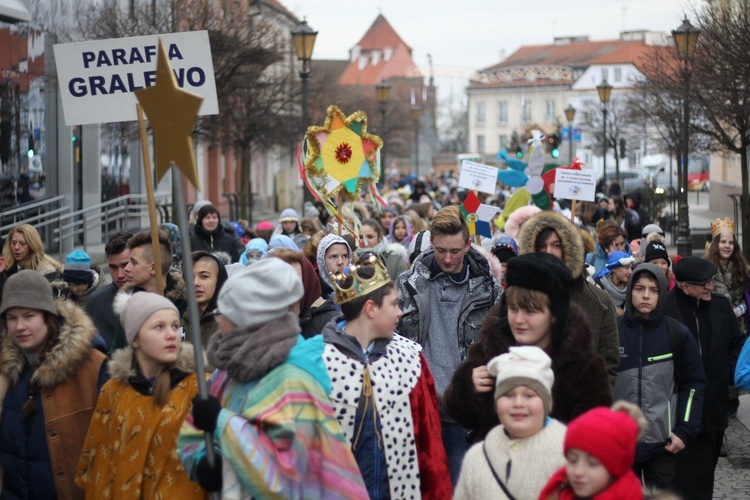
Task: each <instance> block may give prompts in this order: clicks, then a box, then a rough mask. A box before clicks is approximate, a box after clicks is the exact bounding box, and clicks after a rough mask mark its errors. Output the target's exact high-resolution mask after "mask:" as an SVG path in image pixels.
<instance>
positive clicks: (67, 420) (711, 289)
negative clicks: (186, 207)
mask: <svg viewBox="0 0 750 500" xmlns="http://www.w3.org/2000/svg"><path fill="white" fill-rule="evenodd" d="M465 195H466V193H465V192H464V191H463V190H461V189H457V188H456V187H455V186H454V185H452V184H451V183H450V182H443V183H441V184H438V185H435V184H433V182H431V181H430V180H426V181H425V180H416V179H415V180H414V182H413V183H412V184H411V185H409V186H402V187H401V188H400V189H399V190H395V189H394V190H391V191H389V192H387V193H386V194H385V196H384V198H385V200H386V201H387V206H385V207H375V206H374V205H372V204H368V203H366V202H365V201H364V200H363V201H359V202H355V203H346V204H345V206H343V207H340V213H341V214H342V215H343V217H344V222H345V223H344V224H341V223H340V222H339V221H336V220H333V219H331V218H329V217H328V214H327V213H326V212H325V210H324V208H323V207H322V205H320V204H318V205H317V206H316V205H315V204H312V203H307V204H305V206H304V209H303V212H302V217H300V215H299V212H297V210H295V209H293V208H287V209H285V210H283V211H282V212H281V214H280V216H279V218H278V220H277V221H263V222H260V223H258V224H257V225H255V226H251V225H249V224H248V223H247V222H245V221H234V222H228V221H225V220H223V218H222V216H221V213H220V210H219V208H217V207H216V206H214V205H212V204H211V203H210V202H208V201H202V202H199V203H197V204H196V205H195V206H193V207H192V213H193V215H194V217H193V220H192V227H191V234H190V243H191V247H192V250H193V253H192V255H190V259H185V256H184V255H183V254H182V248H183V247H182V241H181V237H180V232H179V230H178V229H177V228H176V227H175V226H174V225H172V224H165V225H163V226H162V227H161V228H159V231H158V243H157V242H156V241H155V240H152V236H151V233H150V231H140V232H136V233H134V234H130V233H127V232H121V233H117V234H114V235H112V236H111V237H110V238H109V240H108V242H107V244H106V246H105V258H106V265H107V266H108V269H109V279H107V276H105V273H104V272H103V271H102V269H101V268H100V267H98V266H97V265H96V263H95V262H92V259H91V257H90V256H89V254H87V253H86V252H85V251H83V250H81V249H77V250H74V251H73V252H70V253H69V254H68V255H66V256H65V258H64V259H63V260H64V262H58V261H57V260H55V259H54V258H52V257H51V256H49V255H46V254H45V252H44V244H43V242H42V239H41V237H40V235H39V233H38V232H37V230H36V229H35V228H34V227H33V226H31V225H28V224H21V225H19V226H17V227H14V228H13V229H12V230H11V231H10V232H9V233H8V234H7V235H6V236H5V240H4V243H3V252H2V257H0V287H1V288H0V290H2V294H1V295H0V328H2V330H4V332H3V333H4V335H3V337H2V341H1V342H0V400H1V401H2V413H0V455H1V456H2V475H1V476H0V477H1V478H2V479H1V481H2V483H1V488H2V497H3V498H131V497H132V498H164V497H167V496H168V495H172V496H174V497H175V498H206V496H207V495H208V494H209V493H213V492H219V493H221V495H222V497H224V498H277V497H278V498H300V499H302V498H305V499H307V498H354V499H361V498H393V499H397V498H399V499H400V498H433V499H442V498H457V499H484V498H508V499H537V498H538V499H544V500H546V499H569V498H570V499H573V498H597V499H608V498H612V499H621V498H649V497H652V498H656V497H657V496H658V497H660V498H669V496H668V495H672V498H685V499H709V498H712V494H713V488H714V471H715V468H716V465H717V461H718V458H719V455H720V454H721V453H722V445H723V441H724V432H725V430H726V429H727V426H728V419H729V418H731V417H732V416H733V415H734V414H735V413H736V411H737V406H738V405H739V399H738V396H739V394H740V391H741V390H743V389H750V347H749V348H746V349H744V350H743V346H744V345H745V337H746V333H747V331H748V326H749V325H748V322H750V312H749V311H748V301H750V275H749V274H748V273H749V272H750V267H748V264H747V262H746V261H745V259H744V257H743V254H742V252H741V250H740V248H739V245H738V242H737V235H736V231H735V225H734V222H733V221H731V220H730V219H729V218H725V219H717V220H716V221H715V222H714V223H713V224H712V238H713V239H712V242H711V244H710V246H708V247H707V249H706V252H705V256H704V257H695V256H682V257H681V256H679V255H674V254H670V253H669V251H668V249H667V245H666V242H665V239H664V233H663V231H662V230H661V228H659V227H658V226H657V225H656V224H645V222H648V221H646V220H642V219H639V220H640V222H641V224H640V225H639V226H638V227H637V228H636V226H635V225H634V224H635V223H634V220H635V218H636V217H639V216H638V215H633V214H632V213H631V212H632V209H630V208H627V207H626V205H625V204H624V203H623V201H622V200H623V199H622V198H619V197H612V199H611V200H607V201H608V203H607V206H606V207H605V206H604V205H602V206H599V207H597V208H596V215H595V216H596V217H598V219H592V218H590V217H587V218H588V219H589V220H588V221H587V222H589V223H590V224H585V223H581V220H582V219H581V218H579V217H576V215H577V214H570V213H569V211H568V212H566V213H565V215H563V213H562V210H561V209H560V207H559V206H558V205H557V204H555V207H554V209H553V210H545V211H542V210H539V209H537V208H536V207H531V206H529V207H521V208H519V209H517V210H516V212H514V213H510V214H509V213H504V214H502V215H501V216H500V217H499V218H498V220H497V221H495V222H493V224H492V230H493V236H492V237H491V238H481V239H480V238H475V237H473V236H472V235H471V234H470V232H469V225H468V224H467V221H466V219H465V215H464V212H462V211H461V210H460V204H461V202H462V199H463V197H464V196H465ZM482 198H483V201H484V202H487V203H495V204H499V205H502V203H503V201H504V200H503V198H502V196H501V195H499V196H496V197H489V198H487V197H485V196H484V195H482ZM629 210H630V211H629ZM578 215H580V214H578ZM157 257H158V259H157ZM157 260H159V261H160V262H161V264H160V268H159V269H157V264H156V262H157ZM185 265H191V266H192V270H193V276H194V290H195V296H194V297H189V296H188V292H187V290H188V287H186V284H185V280H184V277H183V276H184V275H183V268H184V266H185ZM190 301H195V304H196V305H197V308H198V311H199V324H197V325H196V324H191V321H190V315H189V314H188V313H187V309H188V303H189V302H190ZM191 334H192V335H191ZM192 338H196V339H200V344H201V345H200V346H193V345H191V339H192ZM196 342H197V340H196ZM198 351H200V352H203V353H205V365H206V368H207V371H208V373H207V374H205V375H206V376H207V377H209V378H208V379H207V384H208V388H209V395H208V397H207V398H205V397H200V396H199V391H198V386H199V377H202V376H204V374H202V373H197V371H196V361H195V352H198ZM205 433H209V434H210V435H211V436H212V437H213V443H214V445H213V448H212V449H207V448H206V447H207V441H206V439H205V438H204V435H205Z"/></svg>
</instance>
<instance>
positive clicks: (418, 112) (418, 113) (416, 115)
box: [411, 104, 422, 177]
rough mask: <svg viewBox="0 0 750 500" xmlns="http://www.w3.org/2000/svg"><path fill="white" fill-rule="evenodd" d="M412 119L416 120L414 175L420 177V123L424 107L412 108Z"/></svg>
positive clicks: (417, 105) (416, 105)
mask: <svg viewBox="0 0 750 500" xmlns="http://www.w3.org/2000/svg"><path fill="white" fill-rule="evenodd" d="M411 117H412V119H413V120H414V173H415V174H417V177H419V122H420V120H421V119H422V106H420V105H419V104H415V105H414V106H412V107H411Z"/></svg>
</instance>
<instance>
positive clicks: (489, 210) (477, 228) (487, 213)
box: [461, 191, 500, 238]
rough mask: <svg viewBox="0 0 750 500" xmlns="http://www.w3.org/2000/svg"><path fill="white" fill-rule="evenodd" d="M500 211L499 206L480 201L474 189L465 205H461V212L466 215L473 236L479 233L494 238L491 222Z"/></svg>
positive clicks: (465, 218) (467, 197)
mask: <svg viewBox="0 0 750 500" xmlns="http://www.w3.org/2000/svg"><path fill="white" fill-rule="evenodd" d="M499 211H500V209H499V208H498V207H493V206H492V205H485V204H483V203H482V202H480V201H479V198H478V197H477V195H476V193H475V192H474V191H469V194H468V195H466V199H465V200H464V203H463V205H461V213H462V214H463V216H464V220H465V221H466V224H467V225H468V226H469V234H471V235H472V236H473V235H475V234H478V235H479V236H484V237H485V238H492V230H491V229H490V223H491V222H492V218H493V217H494V216H495V214H496V213H498V212H499Z"/></svg>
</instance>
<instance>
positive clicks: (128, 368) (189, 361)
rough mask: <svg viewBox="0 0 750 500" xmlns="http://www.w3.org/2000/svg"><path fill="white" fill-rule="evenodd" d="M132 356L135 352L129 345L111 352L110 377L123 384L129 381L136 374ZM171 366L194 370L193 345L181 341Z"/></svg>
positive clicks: (176, 368) (191, 371)
mask: <svg viewBox="0 0 750 500" xmlns="http://www.w3.org/2000/svg"><path fill="white" fill-rule="evenodd" d="M134 357H135V353H134V352H133V348H132V347H130V346H128V347H123V348H122V349H117V350H116V351H115V352H114V354H112V359H111V360H110V362H109V374H110V377H111V378H112V379H113V380H117V381H118V382H122V383H123V384H127V383H129V382H130V379H131V378H132V377H135V376H136V370H135V364H134V362H133V360H134ZM171 368H173V369H175V370H179V371H181V372H182V373H186V374H190V373H194V372H195V355H194V354H193V346H192V345H191V344H189V343H187V342H183V343H182V346H181V347H180V353H179V355H178V357H177V361H175V362H174V364H173V365H172V366H171Z"/></svg>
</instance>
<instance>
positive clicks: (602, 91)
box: [596, 78, 612, 185]
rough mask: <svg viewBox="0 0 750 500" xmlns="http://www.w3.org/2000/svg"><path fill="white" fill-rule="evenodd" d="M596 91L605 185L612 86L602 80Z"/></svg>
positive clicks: (605, 80) (605, 182)
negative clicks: (599, 103)
mask: <svg viewBox="0 0 750 500" xmlns="http://www.w3.org/2000/svg"><path fill="white" fill-rule="evenodd" d="M596 91H597V92H599V101H601V103H602V117H603V120H602V125H603V126H602V150H603V153H602V161H603V164H602V176H603V177H604V184H605V185H606V184H607V104H608V103H609V96H610V94H612V85H610V84H609V83H607V79H606V78H605V79H604V80H602V83H600V84H599V86H598V87H596Z"/></svg>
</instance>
